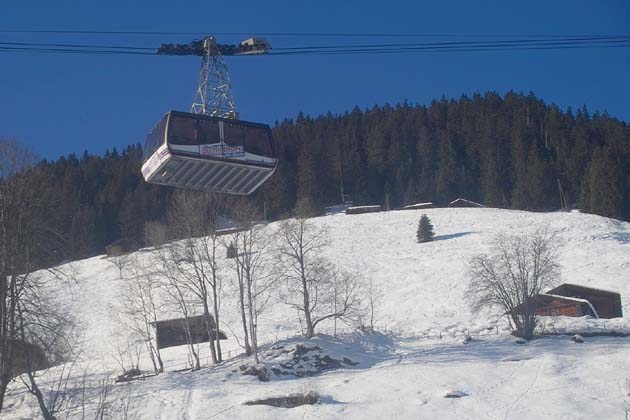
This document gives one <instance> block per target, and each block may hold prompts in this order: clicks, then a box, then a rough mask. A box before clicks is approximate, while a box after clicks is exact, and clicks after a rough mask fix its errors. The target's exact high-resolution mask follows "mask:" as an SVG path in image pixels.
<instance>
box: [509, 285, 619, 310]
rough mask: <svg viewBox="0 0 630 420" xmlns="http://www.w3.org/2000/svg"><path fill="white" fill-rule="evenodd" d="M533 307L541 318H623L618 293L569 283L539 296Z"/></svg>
mask: <svg viewBox="0 0 630 420" xmlns="http://www.w3.org/2000/svg"><path fill="white" fill-rule="evenodd" d="M534 305H535V308H536V314H537V315H541V316H561V315H563V316H575V317H580V316H585V315H590V316H592V317H595V318H605V319H608V318H620V317H622V316H623V311H622V309H621V295H620V294H619V293H617V292H611V291H608V290H602V289H595V288H592V287H584V286H579V285H577V284H569V283H564V284H562V285H560V286H558V287H556V288H554V289H551V290H549V291H548V292H547V293H541V294H539V295H538V296H536V298H535V299H534ZM516 310H518V308H517V309H516Z"/></svg>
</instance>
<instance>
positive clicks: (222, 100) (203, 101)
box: [190, 36, 238, 119]
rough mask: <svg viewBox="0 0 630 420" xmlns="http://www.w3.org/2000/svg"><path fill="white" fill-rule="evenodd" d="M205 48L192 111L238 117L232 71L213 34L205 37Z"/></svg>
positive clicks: (215, 115) (194, 112)
mask: <svg viewBox="0 0 630 420" xmlns="http://www.w3.org/2000/svg"><path fill="white" fill-rule="evenodd" d="M203 50H204V55H203V61H202V62H201V71H200V73H199V86H198V87H197V94H196V95H195V99H194V100H193V103H192V106H191V107H190V112H191V113H193V114H203V115H210V116H213V117H223V118H231V119H237V118H238V112H237V111H236V105H235V104H234V97H233V96H232V84H231V82H230V73H229V72H228V68H227V65H226V64H225V62H224V61H223V54H221V51H220V49H219V48H218V46H217V41H216V39H215V38H214V37H213V36H208V37H206V38H204V40H203Z"/></svg>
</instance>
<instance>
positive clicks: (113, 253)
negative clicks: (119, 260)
mask: <svg viewBox="0 0 630 420" xmlns="http://www.w3.org/2000/svg"><path fill="white" fill-rule="evenodd" d="M138 249H139V247H138V244H137V243H136V242H135V241H133V240H131V239H127V238H122V239H119V240H117V241H114V242H112V243H111V244H109V245H107V246H106V247H105V253H106V254H107V256H108V257H120V256H121V255H126V254H130V253H132V252H136V251H137V250H138Z"/></svg>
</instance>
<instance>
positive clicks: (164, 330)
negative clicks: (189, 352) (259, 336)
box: [152, 315, 227, 349]
mask: <svg viewBox="0 0 630 420" xmlns="http://www.w3.org/2000/svg"><path fill="white" fill-rule="evenodd" d="M209 316H210V329H211V330H215V323H214V317H213V316H212V315H209ZM186 321H188V328H189V330H190V338H191V341H192V342H193V343H204V342H206V341H209V340H210V338H209V335H208V329H207V328H206V321H205V317H204V315H196V316H191V317H188V319H186V318H174V319H165V320H162V321H157V322H153V323H152V325H153V326H154V327H155V341H156V345H157V348H158V349H163V348H166V347H174V346H181V345H184V344H188V340H187V337H186V335H187V334H186V330H187V329H186ZM213 338H214V334H213ZM219 340H227V336H226V335H225V333H224V332H223V331H219Z"/></svg>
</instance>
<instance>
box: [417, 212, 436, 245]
mask: <svg viewBox="0 0 630 420" xmlns="http://www.w3.org/2000/svg"><path fill="white" fill-rule="evenodd" d="M433 236H434V233H433V225H432V224H431V220H430V219H429V217H428V216H427V215H426V214H423V215H422V217H420V222H419V223H418V230H417V231H416V239H417V240H418V242H419V243H423V242H431V241H432V240H433Z"/></svg>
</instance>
